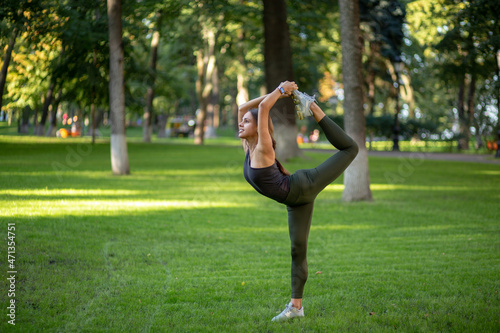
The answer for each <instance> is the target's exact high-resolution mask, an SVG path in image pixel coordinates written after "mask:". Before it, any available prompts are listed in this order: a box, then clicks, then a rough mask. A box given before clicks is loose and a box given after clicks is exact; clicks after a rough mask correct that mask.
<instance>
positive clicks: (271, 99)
mask: <svg viewBox="0 0 500 333" xmlns="http://www.w3.org/2000/svg"><path fill="white" fill-rule="evenodd" d="M296 89H297V85H296V84H295V82H290V81H285V82H282V83H281V84H280V85H279V86H278V87H277V88H276V89H274V90H273V91H272V92H271V93H269V94H267V95H266V96H265V98H264V99H263V100H262V101H261V102H260V103H259V121H258V124H257V128H258V134H259V141H258V144H257V147H256V149H257V152H258V153H259V155H260V156H259V158H262V162H264V164H269V162H272V163H274V158H275V154H274V149H273V143H272V138H271V134H270V133H269V112H270V111H271V108H272V107H273V106H274V104H276V102H277V101H278V99H280V98H281V97H287V96H290V95H291V94H292V91H294V90H296Z"/></svg>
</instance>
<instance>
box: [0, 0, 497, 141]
mask: <svg viewBox="0 0 500 333" xmlns="http://www.w3.org/2000/svg"><path fill="white" fill-rule="evenodd" d="M499 7H500V4H499V3H498V1H495V0H479V1H477V0H476V1H458V0H437V1H436V0H415V1H403V0H392V1H391V0H360V17H361V28H362V39H363V57H362V61H363V81H364V92H363V94H364V112H365V115H370V116H371V117H384V116H387V115H391V114H394V112H395V109H396V106H395V103H396V95H398V94H399V95H400V96H401V99H400V100H401V101H402V103H401V115H400V118H401V121H402V122H403V123H408V124H413V125H411V126H417V125H418V124H420V125H421V126H422V127H423V128H425V126H424V124H429V123H432V124H433V125H434V126H432V128H433V129H432V131H430V130H425V131H421V132H419V131H418V130H416V131H413V132H412V133H413V134H412V136H413V137H415V138H418V139H429V138H431V137H432V138H440V139H457V140H463V145H461V147H462V148H464V149H467V148H468V142H469V141H470V140H472V138H476V140H475V142H477V143H478V144H479V143H481V142H483V141H484V140H493V136H494V135H495V133H496V126H497V122H498V103H499V100H500V97H499V95H500V77H499V76H500V75H499V73H500V69H499V68H500V64H499V59H498V58H499V56H498V55H499V54H500V28H499V27H500V24H499V22H498V15H497V13H498V12H499V10H500V8H499ZM286 9H287V23H288V26H289V36H290V46H291V52H292V70H293V78H294V80H295V81H296V82H297V83H298V85H299V89H301V90H303V91H306V92H309V93H311V94H312V93H316V95H317V97H318V100H320V102H322V103H324V105H325V107H326V109H327V110H331V111H330V113H331V115H342V114H343V101H344V93H343V73H342V66H341V63H342V55H341V48H340V20H339V10H338V3H337V1H331V0H324V1H319V0H314V1H287V2H286ZM263 10H264V7H263V2H261V1H243V0H211V1H208V0H191V1H190V0H164V1H159V0H135V1H127V2H124V3H123V16H122V18H123V46H124V57H125V64H124V65H125V67H124V71H125V102H126V118H127V124H129V125H131V124H135V123H140V122H141V121H142V117H143V115H144V114H145V110H146V108H145V107H146V104H147V92H148V87H154V96H153V98H152V106H151V110H154V111H152V117H153V124H156V126H155V129H156V131H157V132H158V130H159V131H160V132H162V131H164V127H165V122H164V121H163V122H161V121H160V120H161V119H166V118H167V117H188V118H195V117H196V115H197V113H199V112H200V111H199V110H205V112H206V116H205V118H204V119H199V121H202V122H203V124H204V125H207V126H208V127H215V128H217V127H230V126H233V127H234V126H235V124H234V122H235V110H236V105H237V103H238V99H237V98H238V96H239V97H240V98H249V97H251V96H255V95H257V94H259V93H260V92H261V91H262V89H264V88H263V87H265V82H266V80H265V79H266V78H265V61H264V24H263ZM160 14H161V20H159V19H158V17H160V16H159V15H160ZM107 21H108V17H107V11H106V6H105V3H103V2H98V3H96V2H94V1H90V0H78V1H77V0H64V1H55V0H16V1H13V0H6V1H3V2H2V5H1V6H0V31H1V32H2V33H1V36H2V37H1V38H0V43H1V45H2V49H3V50H4V57H3V58H2V65H3V66H2V67H5V68H6V70H5V75H3V76H4V80H5V88H3V89H2V90H3V94H2V96H3V99H2V105H1V107H2V111H3V112H4V113H8V114H9V116H10V117H11V118H12V119H14V120H19V121H20V122H22V119H25V120H26V121H28V123H30V124H42V127H43V126H45V120H47V119H49V118H50V117H49V116H48V115H52V114H54V117H56V118H57V121H58V122H59V124H60V123H61V121H62V115H63V114H67V115H70V116H73V115H80V117H79V118H78V119H79V120H81V121H84V120H85V119H86V118H89V117H90V110H91V107H92V106H94V107H95V108H96V110H97V111H96V112H97V116H96V117H95V119H96V120H95V121H96V122H97V123H98V124H97V125H103V124H106V119H107V118H108V112H109V98H108V90H107V87H108V80H109V52H108V50H109V45H108V44H109V41H108V35H107ZM155 32H156V33H157V34H158V36H159V42H158V51H157V64H156V66H155V67H154V68H153V67H152V66H150V61H151V56H152V53H151V50H152V43H151V41H152V38H153V35H154V34H155ZM210 36H211V37H210ZM9 50H10V51H11V57H10V58H8V57H7V54H8V53H9V52H8V51H9ZM207 56H211V57H213V58H212V60H209V59H208V58H206V62H205V63H204V65H203V66H205V67H203V68H201V69H200V67H199V66H200V64H199V61H202V60H203V57H207ZM200 57H201V60H200ZM397 57H399V58H400V59H401V61H402V62H403V70H402V72H401V73H400V76H399V77H398V79H399V80H400V82H398V84H397V85H396V84H395V80H396V75H395V74H396V73H395V68H394V66H393V63H394V60H395V59H396V58H397ZM7 68H8V70H7ZM200 70H203V71H200ZM207 70H208V71H207ZM3 72H4V71H2V73H3ZM204 75H205V76H206V75H210V77H208V76H207V77H204ZM202 77H204V79H203V80H201V81H200V78H202ZM0 79H1V76H0ZM0 83H1V80H0ZM197 85H198V88H197ZM396 86H397V87H398V88H397V89H396ZM0 87H2V86H1V85H0ZM197 91H198V92H197ZM200 94H201V95H200ZM203 94H205V95H203ZM200 96H202V99H200V98H201V97H200ZM23 115H24V116H23ZM23 117H24V118H23ZM47 125H48V122H47ZM368 126H370V122H368ZM408 126H410V125H408ZM427 128H430V127H429V126H427ZM205 134H208V133H205Z"/></svg>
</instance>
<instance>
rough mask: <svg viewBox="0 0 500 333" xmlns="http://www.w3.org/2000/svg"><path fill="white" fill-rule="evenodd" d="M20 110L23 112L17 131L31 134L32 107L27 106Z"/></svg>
mask: <svg viewBox="0 0 500 333" xmlns="http://www.w3.org/2000/svg"><path fill="white" fill-rule="evenodd" d="M19 112H20V113H21V116H20V117H19V119H18V125H17V132H18V133H19V134H29V129H30V116H31V108H30V107H29V106H26V107H25V108H24V109H22V110H20V111H19Z"/></svg>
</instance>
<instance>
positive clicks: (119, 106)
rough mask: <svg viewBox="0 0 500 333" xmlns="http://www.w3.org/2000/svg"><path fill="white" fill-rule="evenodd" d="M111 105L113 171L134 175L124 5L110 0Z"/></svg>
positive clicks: (118, 173)
mask: <svg viewBox="0 0 500 333" xmlns="http://www.w3.org/2000/svg"><path fill="white" fill-rule="evenodd" d="M108 20H109V22H108V27H109V102H110V118H111V119H110V120H111V144H110V149H111V169H112V170H113V174H115V175H128V174H130V169H129V163H128V152H127V140H126V137H125V89H124V79H123V43H122V3H121V0H108Z"/></svg>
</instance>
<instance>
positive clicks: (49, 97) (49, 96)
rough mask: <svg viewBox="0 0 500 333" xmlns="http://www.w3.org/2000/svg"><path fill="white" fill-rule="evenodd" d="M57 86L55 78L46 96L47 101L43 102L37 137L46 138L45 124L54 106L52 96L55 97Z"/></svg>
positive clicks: (36, 131)
mask: <svg viewBox="0 0 500 333" xmlns="http://www.w3.org/2000/svg"><path fill="white" fill-rule="evenodd" d="M55 86H56V82H55V79H54V77H52V79H51V80H50V85H49V89H48V90H47V94H46V95H45V101H44V102H43V107H42V119H41V120H40V123H39V124H37V126H36V128H35V135H38V136H44V135H45V123H46V122H47V117H48V115H49V108H50V106H51V105H52V96H53V95H54V88H55Z"/></svg>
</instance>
